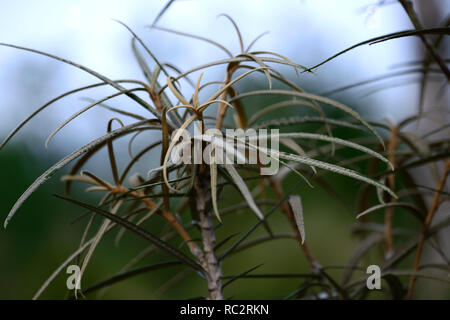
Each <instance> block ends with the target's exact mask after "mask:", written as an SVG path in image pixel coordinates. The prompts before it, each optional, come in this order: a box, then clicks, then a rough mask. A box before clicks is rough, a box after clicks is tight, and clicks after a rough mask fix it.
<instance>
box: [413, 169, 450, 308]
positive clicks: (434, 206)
mask: <svg viewBox="0 0 450 320" xmlns="http://www.w3.org/2000/svg"><path fill="white" fill-rule="evenodd" d="M449 173H450V160H447V161H446V162H445V168H444V172H443V173H442V177H441V179H440V181H439V182H438V184H437V186H436V192H435V193H434V198H433V203H432V204H431V207H430V210H429V211H428V213H427V216H426V218H425V222H424V223H423V226H422V233H421V235H420V240H419V243H418V245H417V251H416V258H415V259H414V267H413V268H414V271H417V270H419V264H420V258H421V256H422V251H423V245H424V243H425V240H426V238H427V232H428V229H429V228H430V225H431V221H432V220H433V216H434V213H435V212H436V211H437V209H438V208H439V205H440V204H441V202H440V201H439V196H440V194H441V191H442V189H443V188H444V186H445V182H446V180H447V177H448V175H449ZM416 280H417V277H416V276H414V275H413V276H411V280H410V282H409V290H408V295H407V297H406V299H411V298H412V297H413V295H414V287H415V284H416Z"/></svg>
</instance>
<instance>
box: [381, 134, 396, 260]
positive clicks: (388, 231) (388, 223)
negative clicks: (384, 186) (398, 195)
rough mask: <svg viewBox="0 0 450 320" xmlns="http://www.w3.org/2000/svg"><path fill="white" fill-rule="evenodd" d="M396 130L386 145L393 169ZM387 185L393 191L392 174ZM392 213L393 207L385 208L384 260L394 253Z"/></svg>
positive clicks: (393, 181) (393, 177)
mask: <svg viewBox="0 0 450 320" xmlns="http://www.w3.org/2000/svg"><path fill="white" fill-rule="evenodd" d="M397 136H398V128H397V127H396V126H393V127H392V129H391V137H390V138H389V143H388V151H389V161H390V162H391V163H392V165H393V166H394V167H395V149H397V145H398V139H397ZM388 185H389V188H390V189H392V190H394V189H395V175H394V173H391V174H389V176H388ZM390 201H395V200H394V199H393V198H392V197H391V196H389V199H388V202H390ZM393 211H394V207H387V208H386V211H385V216H384V219H385V235H386V250H385V258H386V259H388V258H389V257H390V256H391V255H392V254H393V252H394V249H393V244H392V212H393Z"/></svg>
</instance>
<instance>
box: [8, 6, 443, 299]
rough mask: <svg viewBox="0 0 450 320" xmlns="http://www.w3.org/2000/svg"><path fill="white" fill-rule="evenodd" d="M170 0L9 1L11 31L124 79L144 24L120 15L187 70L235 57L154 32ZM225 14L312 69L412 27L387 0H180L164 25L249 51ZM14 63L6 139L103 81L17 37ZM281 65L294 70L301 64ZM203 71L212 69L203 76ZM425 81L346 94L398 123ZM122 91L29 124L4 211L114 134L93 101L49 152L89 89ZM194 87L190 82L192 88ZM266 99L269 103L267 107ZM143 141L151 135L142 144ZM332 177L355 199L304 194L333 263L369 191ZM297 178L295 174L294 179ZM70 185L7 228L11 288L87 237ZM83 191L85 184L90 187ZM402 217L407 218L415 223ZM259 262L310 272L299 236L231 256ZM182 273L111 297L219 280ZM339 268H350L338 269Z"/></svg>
mask: <svg viewBox="0 0 450 320" xmlns="http://www.w3.org/2000/svg"><path fill="white" fill-rule="evenodd" d="M414 3H415V8H416V10H417V11H418V12H419V14H420V17H421V19H422V21H423V23H424V25H425V27H433V26H436V25H438V24H439V23H440V22H441V21H442V20H443V19H444V18H445V17H446V16H447V15H448V14H449V12H450V2H449V1H447V0H422V1H420V0H419V1H414ZM164 4H165V1H160V0H152V1H144V0H130V1H126V2H125V1H111V0H109V1H106V0H95V1H81V0H80V1H76V0H67V1H57V0H41V1H25V0H18V1H1V2H0V42H5V43H12V44H16V45H21V46H25V47H30V48H35V49H38V50H42V51H46V52H49V53H52V54H55V55H57V56H60V57H66V58H68V59H70V60H72V61H76V62H78V63H80V64H83V65H86V66H88V67H90V68H92V69H94V70H96V71H98V72H99V73H102V74H105V75H106V76H108V77H109V78H111V79H142V78H143V77H142V74H141V71H140V69H139V67H138V65H137V63H136V62H135V60H134V58H133V55H132V51H131V46H130V39H131V37H130V34H129V33H128V32H127V31H126V29H124V28H123V27H122V26H120V25H119V24H118V23H116V22H114V21H112V20H111V19H112V18H114V19H118V20H121V21H123V22H125V23H127V24H128V25H129V26H130V27H132V28H133V29H134V30H135V31H136V32H137V33H138V34H139V35H140V36H141V37H142V38H143V39H144V40H145V42H146V43H147V44H148V46H149V47H150V48H151V50H152V51H153V53H154V54H155V55H156V56H157V57H158V58H159V59H160V60H162V61H164V62H171V63H173V64H174V65H176V66H178V67H180V68H181V69H182V70H187V69H189V68H190V67H193V66H196V65H199V64H203V63H205V62H208V61H213V60H215V59H221V58H225V57H224V55H223V53H222V52H221V51H220V50H218V49H217V48H215V47H213V46H211V45H208V44H205V43H203V42H200V41H197V40H193V39H187V38H183V37H180V36H177V35H173V34H169V33H165V32H162V31H158V30H151V29H149V28H148V25H150V24H151V23H152V21H153V20H154V18H155V17H156V15H157V13H158V12H159V11H160V10H161V8H162V7H163V6H164ZM221 13H227V14H228V15H230V16H231V17H233V19H234V20H235V21H236V22H237V24H238V25H239V28H240V30H241V32H242V33H243V36H244V41H245V42H246V43H249V42H250V41H251V40H252V39H254V38H255V37H256V36H258V35H259V34H260V33H262V32H264V31H269V32H270V33H269V34H268V35H266V36H264V37H263V38H261V39H260V41H259V42H258V43H257V44H256V45H255V47H254V49H255V50H264V51H275V52H279V53H281V54H283V55H286V56H288V57H289V58H291V59H292V60H294V61H295V62H297V63H300V64H302V65H305V66H312V65H315V64H316V63H318V62H320V61H322V60H324V59H325V58H327V57H329V56H331V55H332V54H334V53H336V52H338V51H340V50H342V49H344V48H346V47H348V46H350V45H352V44H355V43H357V42H360V41H363V40H366V39H369V38H372V37H376V36H379V35H382V34H386V33H391V32H396V31H401V30H406V29H411V28H412V25H411V23H410V21H409V19H408V17H407V16H406V15H405V13H404V11H403V9H402V8H401V6H400V5H399V4H398V3H395V1H376V0H341V1H335V0H315V1H313V0H282V1H275V2H274V1H269V0H244V1H243V0H240V1H235V0H227V1H225V0H223V1H222V0H214V1H207V0H179V1H176V2H175V3H174V4H173V5H172V6H171V8H170V9H169V11H168V12H167V13H166V14H165V15H164V16H163V18H162V19H161V20H160V21H159V23H158V24H159V25H161V26H165V27H169V28H173V29H176V30H183V31H186V32H191V33H195V34H198V35H202V36H205V37H209V38H212V39H215V40H217V41H220V42H221V43H222V44H223V45H225V46H226V47H227V48H229V49H231V50H232V52H233V53H238V50H239V44H238V40H237V36H236V34H235V32H234V29H233V28H232V26H231V25H230V23H229V22H228V21H227V20H226V19H224V18H223V17H222V18H218V15H219V14H221ZM443 48H444V49H443V50H444V54H445V53H448V44H446V45H444V46H443ZM423 55H424V50H423V46H422V44H421V42H420V40H419V39H415V38H403V39H398V40H395V41H389V42H384V43H381V44H376V45H372V46H364V47H360V48H358V49H356V50H353V51H351V52H348V53H347V54H345V55H343V56H341V57H339V58H338V59H335V60H333V61H331V62H330V63H328V64H326V65H324V66H322V67H320V68H319V69H318V70H317V73H316V74H315V75H310V74H302V75H301V76H300V77H299V78H295V74H294V75H292V79H294V80H295V81H296V82H297V83H299V84H300V85H301V86H302V87H303V88H305V89H306V90H308V91H310V92H313V93H322V92H326V91H329V90H332V89H335V88H338V87H340V86H343V85H347V84H351V83H353V82H357V81H360V80H364V79H369V78H371V77H374V76H379V75H381V74H385V73H387V72H390V71H395V70H396V69H395V68H396V67H398V65H399V64H401V63H404V62H407V61H414V60H420V59H421V58H422V57H423ZM444 56H445V55H444ZM0 65H1V66H2V68H1V69H0V97H1V99H0V137H1V138H3V137H6V135H7V134H8V133H9V131H10V130H12V129H13V128H14V127H15V126H16V125H17V124H18V123H19V122H20V121H22V120H23V119H24V118H25V117H26V116H27V115H28V114H30V113H31V112H32V111H34V110H35V109H36V108H38V107H39V106H41V105H42V104H44V103H45V102H47V101H48V100H50V99H51V98H53V97H54V96H56V95H58V94H61V93H63V92H65V91H67V90H70V89H72V88H76V87H80V86H83V85H86V84H89V83H94V82H95V81H96V79H94V78H93V77H92V76H90V75H88V74H86V73H83V72H82V71H80V70H78V69H75V68H73V67H71V66H68V65H64V64H62V63H60V62H57V61H54V60H51V59H48V58H46V57H42V56H38V55H34V54H32V53H27V52H23V51H17V50H15V49H11V48H7V47H0ZM223 68H224V67H217V68H213V69H211V70H210V71H209V72H208V74H207V75H205V78H204V79H205V81H207V80H212V79H220V78H221V72H223V70H224V69H223ZM281 71H285V72H287V73H289V72H290V73H293V72H292V70H288V69H287V68H286V69H282V70H281ZM196 76H198V74H194V75H193V76H192V78H193V79H195V78H196ZM418 79H419V75H407V76H403V77H396V78H392V79H388V80H384V81H381V82H376V83H373V84H370V85H368V86H364V87H361V88H359V89H356V90H348V91H344V92H343V93H341V94H338V95H334V96H332V97H333V98H335V99H337V100H339V101H341V102H345V103H347V104H349V105H351V106H352V107H355V108H357V109H358V111H359V112H361V113H362V114H364V116H365V117H366V118H367V119H369V120H370V119H372V120H377V121H386V119H387V120H388V121H392V122H393V123H398V122H399V121H401V120H402V119H404V118H406V117H407V116H409V115H412V114H414V113H415V112H416V110H417V104H418V96H419V93H418V88H419V87H418V82H417V80H418ZM441 85H442V81H441V82H436V84H435V85H434V84H433V85H431V86H429V91H431V94H429V96H433V97H434V95H433V92H435V91H436V90H438V89H439V88H440V86H441ZM244 86H247V87H259V86H265V87H267V84H266V83H265V82H264V81H263V79H262V78H255V80H254V81H253V82H251V83H245V84H244ZM433 90H434V91H433ZM447 91H448V90H447ZM110 92H111V90H109V91H108V89H106V88H99V89H95V90H91V91H89V92H88V93H82V94H80V95H75V96H70V97H67V98H64V100H61V101H59V102H57V103H55V104H54V105H52V106H51V107H50V108H49V109H48V110H47V111H45V112H43V113H42V114H40V115H39V116H38V117H36V119H35V120H33V121H32V122H31V123H30V124H28V125H27V126H25V127H24V128H23V130H22V131H21V132H20V133H19V134H18V135H17V136H16V137H15V138H14V139H13V140H12V141H11V142H10V143H9V144H8V145H7V146H6V147H5V148H4V149H2V150H1V151H0V168H1V169H0V181H1V183H0V218H3V217H6V215H7V213H8V211H9V209H10V208H11V206H12V205H13V204H14V202H15V200H16V199H17V198H18V197H19V196H20V194H21V193H22V192H23V191H24V190H25V189H26V187H27V186H28V185H29V184H30V183H31V182H32V181H34V179H35V178H36V177H37V176H39V174H40V173H42V172H43V171H44V170H45V169H47V168H48V167H49V166H50V165H51V164H52V163H54V162H55V161H57V160H58V159H60V158H62V157H63V156H64V155H66V154H68V153H69V152H71V151H72V150H74V149H75V148H77V147H79V146H81V145H83V144H85V143H87V142H89V141H91V140H92V139H94V138H95V137H97V136H100V135H102V134H104V132H105V130H106V125H107V121H108V119H109V118H110V117H111V114H110V113H109V112H108V111H106V110H104V109H102V108H93V109H92V110H90V111H88V112H87V113H86V114H83V115H82V116H81V117H79V118H78V119H76V120H75V121H73V122H72V123H71V124H70V125H68V126H67V127H65V128H64V129H63V130H62V131H61V132H60V133H59V134H58V135H57V136H56V137H55V138H54V139H53V141H52V142H51V143H50V145H49V148H48V149H45V147H44V141H45V138H46V137H47V136H48V134H49V133H50V132H51V131H52V130H53V129H54V128H56V127H57V126H58V124H59V123H60V122H61V121H63V120H64V119H66V118H67V117H68V116H69V115H70V114H72V113H73V112H74V110H78V109H79V108H81V107H82V106H84V105H85V104H86V102H85V101H83V100H81V99H80V97H83V96H87V97H91V98H99V97H102V96H104V95H105V94H108V93H110ZM186 92H187V93H188V92H189V90H188V88H187V87H186ZM430 99H431V98H430ZM427 101H429V102H430V103H429V105H432V106H433V107H444V108H447V111H448V102H449V99H448V92H444V94H443V95H441V97H440V98H439V99H437V100H436V99H435V100H427ZM261 102H264V101H256V102H255V104H257V103H261ZM110 104H111V105H112V106H114V105H115V104H116V105H123V104H127V105H128V104H129V108H130V110H132V111H136V112H138V109H137V107H136V106H134V105H132V104H131V103H130V102H129V101H128V100H126V99H124V98H123V99H122V98H117V99H115V100H113V101H112V102H111V103H110ZM253 108H256V109H257V106H253ZM447 120H448V115H446V113H445V112H443V113H442V114H441V116H440V117H438V118H437V119H436V118H430V119H427V120H425V121H422V122H421V126H420V127H419V128H415V129H414V130H417V131H422V132H425V131H427V130H429V129H430V128H432V127H433V126H437V125H438V124H439V122H440V123H442V122H445V121H447ZM344 134H345V133H344ZM147 138H148V137H147ZM143 142H144V140H142V141H138V143H137V145H139V143H141V144H142V143H143ZM116 149H119V148H116ZM155 155H156V154H153V155H151V156H150V157H149V158H147V159H146V162H144V163H141V164H140V167H139V168H141V169H142V170H144V171H143V172H145V169H146V168H149V167H154V166H156V165H157V162H158V161H159V160H158V159H157V157H155ZM120 157H122V158H123V157H127V152H126V150H124V151H123V152H122V153H120ZM104 159H105V158H103V159H102V157H101V156H99V157H96V158H94V159H92V160H91V161H90V162H89V164H88V167H89V168H90V169H91V170H92V171H95V172H96V173H97V174H98V175H100V176H102V177H106V178H108V177H109V174H110V173H109V172H108V170H107V168H106V166H104V165H103V162H104ZM418 174H420V172H419V173H418ZM424 179H425V178H424ZM330 181H331V183H332V184H333V185H335V186H337V187H338V188H339V190H340V191H341V192H342V195H343V197H344V198H346V199H349V200H348V202H344V203H342V202H340V201H338V200H336V199H335V198H333V197H332V196H330V195H329V194H327V193H326V192H324V191H322V190H321V189H320V188H314V189H309V188H307V187H301V188H300V189H299V191H298V192H299V193H300V194H301V195H302V198H303V201H304V206H305V219H306V223H307V232H308V242H309V244H310V247H311V249H312V251H313V252H314V253H315V255H316V256H317V259H318V260H319V261H320V262H321V263H322V264H324V265H329V264H334V265H339V264H345V263H346V261H347V259H348V257H349V254H350V253H351V251H352V249H353V248H354V247H355V245H356V243H357V239H356V238H352V237H351V236H350V231H351V227H352V225H353V223H354V221H355V220H354V216H355V214H356V213H357V212H356V210H357V209H356V206H355V203H353V201H352V199H353V197H352V196H353V195H354V194H355V192H357V191H358V185H357V184H355V183H352V182H349V180H347V179H342V178H338V177H336V176H333V175H330ZM291 182H293V181H288V183H287V185H289V184H291ZM61 186H62V185H61V183H60V182H59V179H58V177H54V178H52V179H51V180H50V181H49V182H48V183H47V184H45V185H44V186H43V187H41V188H40V189H39V190H38V191H37V192H36V193H35V194H34V195H33V196H32V197H31V198H30V199H29V200H27V201H26V203H25V204H24V205H23V207H22V208H21V209H20V211H19V212H18V214H17V216H16V217H15V218H14V220H13V221H12V223H11V224H10V226H9V227H8V229H7V230H4V229H2V230H1V231H0V289H1V290H0V298H1V299H29V298H31V297H32V296H33V294H34V293H35V292H36V290H37V289H38V288H39V287H40V285H41V284H42V282H43V281H44V280H45V279H46V278H47V277H48V276H49V275H50V273H51V272H52V271H53V270H54V269H55V268H56V267H57V266H58V265H59V264H60V263H61V262H62V261H63V260H65V259H66V257H67V256H69V255H70V254H71V252H72V251H73V250H74V249H75V248H76V247H77V245H78V243H79V238H80V236H81V234H82V230H83V228H82V227H83V225H82V224H80V223H78V224H71V220H72V219H73V218H75V217H76V216H77V215H79V214H80V213H81V212H80V210H78V209H77V208H74V207H72V206H69V205H67V204H66V203H62V202H61V201H60V200H57V199H55V198H53V197H52V196H51V195H52V194H53V193H62V189H61ZM79 191H80V192H79V193H78V194H77V195H79V196H80V197H81V196H82V195H81V190H79ZM83 197H84V199H86V201H94V200H95V197H92V196H84V195H83ZM224 201H229V200H227V199H225V200H224ZM230 204H231V202H230ZM273 219H274V221H273V223H274V225H275V226H276V228H277V229H278V230H281V231H282V230H289V226H288V225H286V223H285V221H284V219H283V217H282V216H281V215H279V216H276V217H274V218H273ZM400 220H401V218H400ZM252 223H254V220H253V217H252V216H251V215H249V214H248V212H245V211H243V212H241V213H238V214H236V215H233V217H232V218H231V217H230V219H229V220H228V221H227V224H226V226H225V227H223V228H221V229H220V230H219V233H218V238H219V239H220V238H223V237H224V236H225V235H228V234H230V233H232V232H244V231H245V230H246V229H245V228H244V229H241V226H245V225H248V226H251V225H252ZM399 223H405V224H407V222H406V221H399ZM413 227H414V226H413ZM149 228H150V229H151V230H154V231H157V230H160V229H161V225H158V223H155V224H154V225H151V226H149ZM447 240H448V239H447ZM145 246H146V244H145V243H143V242H142V241H141V240H140V239H136V238H135V237H134V236H133V235H129V234H127V235H126V236H125V237H124V239H123V241H122V242H121V243H120V245H119V246H118V247H114V244H113V235H108V236H106V237H105V239H104V240H103V241H102V242H101V243H100V246H99V248H98V250H97V251H96V253H95V256H94V258H93V260H92V261H91V263H90V265H89V267H88V270H87V272H86V274H85V277H84V279H83V281H84V282H86V283H93V282H95V281H97V280H100V279H103V278H107V277H108V276H111V275H113V274H115V273H116V272H117V271H119V270H120V269H121V268H122V267H123V266H124V265H125V264H126V263H127V261H129V260H130V259H131V258H133V257H134V256H135V255H137V254H138V253H139V252H140V251H141V250H142V249H143V248H145ZM448 248H449V246H447V247H446V249H447V252H448ZM161 257H163V254H159V253H155V254H153V255H152V256H150V257H148V258H147V259H146V260H145V261H143V263H150V262H152V261H158V260H160V259H161ZM255 261H260V262H264V263H265V264H264V266H263V267H261V270H260V271H261V272H264V273H270V272H274V271H277V272H306V271H307V266H306V262H305V260H304V257H303V256H302V255H301V253H300V252H299V250H298V249H297V244H296V243H295V242H294V241H292V240H278V241H275V242H273V243H270V244H267V245H264V246H261V247H258V248H255V249H252V250H250V251H248V252H247V253H245V254H237V255H236V256H235V257H233V258H232V259H230V260H229V261H228V262H226V263H225V265H224V270H225V274H226V275H230V274H236V273H239V272H242V271H244V270H247V269H248V268H250V267H252V266H253V265H254V264H255ZM180 270H181V269H180V268H178V269H177V267H173V268H172V269H170V270H166V271H158V272H154V273H150V274H147V275H142V276H139V277H136V278H134V279H132V280H130V281H127V282H124V283H120V284H117V285H115V286H114V287H112V288H111V289H110V290H108V291H107V292H106V293H104V295H103V296H102V297H103V298H113V299H115V298H126V299H133V298H165V299H166V298H186V297H190V296H192V297H194V296H196V295H198V294H199V292H202V290H203V291H204V290H205V288H204V287H203V285H202V284H201V281H198V277H197V276H196V275H188V276H187V277H186V278H183V279H182V280H179V282H175V280H176V279H177V278H175V280H174V281H173V282H172V286H171V287H167V286H165V285H163V284H164V283H166V281H167V280H168V279H171V278H172V277H173V276H174V275H175V274H179V272H180ZM336 275H339V273H338V271H336ZM66 277H67V275H66V274H65V273H62V275H60V276H59V277H58V278H57V279H56V280H55V281H54V283H53V284H52V285H51V286H50V287H49V289H48V290H47V291H46V292H45V294H44V295H43V298H48V299H49V298H64V297H65V294H66V287H65V283H66ZM179 278H180V279H181V276H180V277H179ZM300 281H301V280H300V279H299V280H298V281H297V280H295V281H293V280H292V279H289V280H253V279H249V280H241V281H240V282H239V283H238V282H236V283H233V284H231V285H230V286H229V287H228V288H227V291H226V295H227V296H232V297H234V298H254V299H258V298H282V297H283V296H285V295H286V294H287V293H289V292H290V291H292V290H294V289H295V288H296V286H298V284H299V283H300ZM421 292H422V294H421V296H423V297H426V298H449V297H450V296H449V291H448V288H446V287H444V286H443V285H442V284H439V283H433V286H432V287H430V286H423V290H422V291H421Z"/></svg>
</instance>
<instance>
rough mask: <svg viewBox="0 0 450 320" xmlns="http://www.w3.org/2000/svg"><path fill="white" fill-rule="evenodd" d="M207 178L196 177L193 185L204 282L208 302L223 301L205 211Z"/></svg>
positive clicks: (209, 220) (218, 270) (219, 268)
mask: <svg viewBox="0 0 450 320" xmlns="http://www.w3.org/2000/svg"><path fill="white" fill-rule="evenodd" d="M206 178H207V177H206V176H205V175H204V174H203V175H201V176H199V177H198V179H197V181H196V185H195V189H196V198H197V212H198V215H199V218H200V229H201V233H202V242H203V252H204V257H203V261H202V264H203V267H204V268H205V270H206V274H205V276H206V280H207V282H208V291H209V299H210V300H223V292H222V269H221V266H220V264H219V261H218V259H217V256H216V253H215V251H214V248H215V246H216V235H215V233H214V226H213V224H212V221H211V215H210V213H209V211H208V210H207V209H206V203H207V201H208V200H209V199H208V198H209V197H210V193H209V192H208V183H207V181H208V180H207V179H206Z"/></svg>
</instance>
